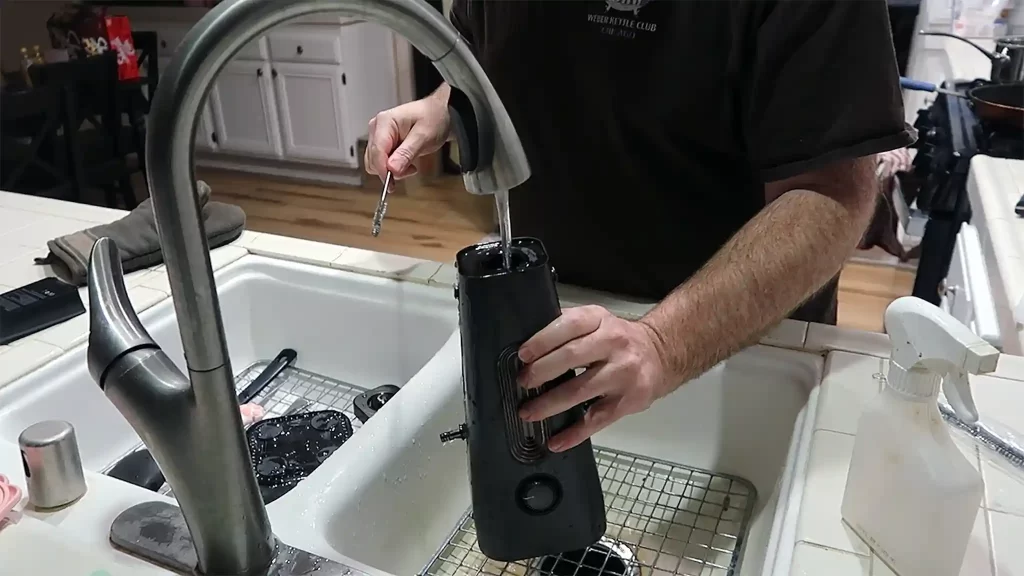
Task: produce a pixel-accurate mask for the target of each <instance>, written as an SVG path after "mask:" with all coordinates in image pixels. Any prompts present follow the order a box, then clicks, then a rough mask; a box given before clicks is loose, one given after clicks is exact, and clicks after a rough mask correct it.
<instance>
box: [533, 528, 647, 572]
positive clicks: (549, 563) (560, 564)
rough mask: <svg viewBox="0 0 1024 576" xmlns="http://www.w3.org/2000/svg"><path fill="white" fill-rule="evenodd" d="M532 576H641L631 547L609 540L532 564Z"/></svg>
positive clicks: (544, 558) (604, 539)
mask: <svg viewBox="0 0 1024 576" xmlns="http://www.w3.org/2000/svg"><path fill="white" fill-rule="evenodd" d="M528 575H529V576H641V574H640V564H639V562H637V560H636V556H634V555H633V551H632V550H630V549H629V546H626V545H625V544H623V543H621V542H616V541H614V540H612V539H610V538H608V537H604V538H601V540H600V541H599V542H598V543H597V544H594V545H593V546H591V547H589V548H587V549H586V550H577V551H576V552H566V553H564V554H559V555H558V556H544V557H542V558H537V559H536V560H534V561H533V562H532V563H531V566H530V571H529V572H528Z"/></svg>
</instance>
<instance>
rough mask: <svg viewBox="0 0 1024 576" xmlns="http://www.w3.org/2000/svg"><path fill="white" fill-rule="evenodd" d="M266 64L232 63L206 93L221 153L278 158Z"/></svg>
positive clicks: (271, 88) (271, 80)
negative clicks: (208, 97)
mask: <svg viewBox="0 0 1024 576" xmlns="http://www.w3.org/2000/svg"><path fill="white" fill-rule="evenodd" d="M272 74H273V68H272V67H271V65H270V63H269V62H251V61H247V60H233V61H231V62H228V63H227V64H226V65H225V66H224V68H223V69H222V70H221V72H220V75H219V76H217V80H216V81H214V84H213V90H211V91H210V105H211V107H212V109H213V119H214V124H215V126H216V132H217V147H218V149H219V150H221V151H224V152H232V153H239V154H251V155H256V156H269V157H280V156H281V138H280V136H279V134H278V120H277V109H276V106H275V103H274V96H273V79H272V78H271V76H272Z"/></svg>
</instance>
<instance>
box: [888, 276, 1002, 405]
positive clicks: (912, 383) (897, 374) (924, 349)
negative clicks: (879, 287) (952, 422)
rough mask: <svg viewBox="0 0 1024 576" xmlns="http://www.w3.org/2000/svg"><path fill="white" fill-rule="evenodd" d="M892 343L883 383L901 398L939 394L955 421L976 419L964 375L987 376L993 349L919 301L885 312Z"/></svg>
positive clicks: (896, 303) (904, 302)
mask: <svg viewBox="0 0 1024 576" xmlns="http://www.w3.org/2000/svg"><path fill="white" fill-rule="evenodd" d="M885 328H886V331H887V332H888V333H889V339H890V341H891V342H892V359H891V363H892V365H891V367H890V378H889V384H890V386H893V387H894V388H896V389H898V390H901V391H902V392H904V393H907V394H911V395H915V396H921V397H931V396H938V392H939V386H938V384H939V380H940V379H942V381H943V382H942V390H943V392H944V393H945V395H946V398H947V400H948V401H949V404H950V406H952V407H953V409H954V410H955V411H956V413H957V416H959V417H960V418H961V419H963V420H964V422H967V423H974V422H977V420H978V409H977V407H975V405H974V398H973V396H971V389H970V386H969V382H968V375H969V374H985V373H988V372H993V371H994V370H995V369H996V364H997V362H998V361H999V350H997V349H996V348H995V347H993V346H992V345H991V344H989V343H988V342H986V341H985V340H983V339H982V338H981V337H980V336H978V335H977V334H974V333H973V332H971V331H970V330H969V329H968V328H967V327H966V326H964V325H963V324H961V323H960V322H959V321H957V320H956V319H955V318H953V317H952V316H950V315H949V314H948V313H946V312H945V311H943V310H942V309H940V308H938V307H937V306H933V305H932V304H929V303H928V302H925V301H924V300H921V299H920V298H915V297H912V296H906V297H903V298H899V299H897V300H895V301H894V302H893V303H892V304H890V305H889V307H888V308H887V309H886V310H885Z"/></svg>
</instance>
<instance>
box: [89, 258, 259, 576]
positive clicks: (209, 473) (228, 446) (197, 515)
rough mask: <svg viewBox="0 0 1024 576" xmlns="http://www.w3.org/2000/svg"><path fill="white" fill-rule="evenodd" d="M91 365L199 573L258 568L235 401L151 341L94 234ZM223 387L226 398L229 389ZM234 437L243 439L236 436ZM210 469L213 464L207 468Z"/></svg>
mask: <svg viewBox="0 0 1024 576" xmlns="http://www.w3.org/2000/svg"><path fill="white" fill-rule="evenodd" d="M89 308H90V318H89V322H90V333H89V350H88V364H89V372H90V374H91V375H92V377H93V379H94V380H95V381H96V382H97V383H98V384H99V386H100V388H101V389H102V390H103V392H104V394H106V396H107V398H108V399H110V401H111V403H113V404H114V406H115V407H116V408H117V409H118V410H119V411H120V412H121V414H123V415H124V417H125V419H126V420H128V423H129V424H131V426H132V428H134V429H135V431H136V432H137V433H138V434H139V437H140V438H142V441H143V442H144V443H145V444H146V446H147V447H148V448H149V450H150V452H151V453H152V454H153V458H154V460H156V463H157V464H158V465H159V466H160V470H161V471H162V472H163V473H164V476H165V477H166V478H167V482H168V483H169V484H170V485H171V487H172V488H173V489H174V493H175V497H177V499H178V503H179V505H180V507H181V511H182V516H184V518H185V522H186V524H187V525H188V527H189V531H190V532H191V534H192V541H193V544H194V546H195V548H196V554H197V557H198V559H199V566H197V569H198V570H199V572H200V573H201V574H210V575H213V574H217V575H221V574H223V575H231V576H235V575H248V574H257V573H259V571H261V570H262V569H263V568H265V567H266V565H268V564H269V563H270V562H271V560H272V554H273V550H274V545H275V542H274V538H273V535H272V534H271V532H270V522H269V520H268V519H267V514H266V509H265V508H264V507H263V501H262V499H261V498H260V493H259V490H258V487H257V485H256V479H255V476H254V475H253V472H252V461H251V458H250V457H249V451H248V448H247V447H246V445H245V443H244V437H243V436H242V435H241V430H242V421H241V416H240V414H239V411H238V409H237V408H235V409H234V410H232V411H231V412H230V413H228V414H223V415H218V416H217V417H215V418H211V417H210V415H209V414H208V413H206V412H204V410H203V408H204V407H205V406H210V405H214V406H217V405H223V403H225V402H226V401H234V400H235V396H234V388H233V387H232V388H230V389H225V388H224V387H223V386H217V385H213V382H210V381H208V380H210V379H211V378H215V377H217V376H220V374H219V373H217V372H216V371H215V372H214V373H212V374H211V373H192V375H191V380H192V383H190V382H189V378H188V377H186V376H185V375H184V374H183V373H182V372H181V371H180V370H179V369H178V367H177V366H175V365H174V363H173V362H172V361H171V359H170V358H169V357H168V356H167V354H166V353H164V351H163V350H161V349H160V347H159V346H158V345H157V344H156V342H154V341H153V339H152V338H151V337H150V335H149V333H148V332H147V331H146V329H145V328H144V327H143V325H142V322H140V321H139V317H138V316H137V315H136V314H135V310H134V309H133V308H132V304H131V302H130V301H129V300H128V292H127V290H125V286H124V273H123V269H122V267H121V258H120V254H119V251H118V248H117V245H116V244H115V243H114V242H113V240H111V239H110V238H101V239H99V240H98V241H97V242H96V244H95V245H94V246H93V250H92V254H91V255H90V258H89ZM228 395H230V397H227V396H228ZM240 439H241V441H240ZM214 468H216V469H214Z"/></svg>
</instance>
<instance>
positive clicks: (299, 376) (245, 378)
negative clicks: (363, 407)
mask: <svg viewBox="0 0 1024 576" xmlns="http://www.w3.org/2000/svg"><path fill="white" fill-rule="evenodd" d="M269 364H270V361H260V362H256V363H254V364H252V365H250V366H249V367H248V368H246V369H245V370H242V372H241V373H240V374H238V375H237V376H235V391H236V392H241V391H242V390H243V389H244V388H245V387H246V386H248V385H249V384H251V383H252V381H253V380H255V379H256V377H257V376H259V374H260V373H261V372H263V369H264V368H266V367H267V365H269ZM367 390H368V389H367V388H362V387H360V386H356V385H354V384H349V383H348V382H343V381H341V380H336V379H334V378H328V377H326V376H321V375H320V374H316V373H313V372H309V371H306V370H302V369H301V368H295V367H292V366H289V367H287V368H285V369H284V370H282V371H281V373H280V374H278V376H277V378H275V379H274V380H273V381H272V382H271V383H270V385H269V386H267V387H266V388H265V389H263V391H262V392H260V393H259V394H257V395H256V397H255V398H253V399H252V400H251V403H253V404H259V405H260V406H262V407H263V409H264V410H265V411H266V415H264V417H263V418H264V419H266V418H274V417H277V416H282V415H284V414H285V412H288V411H289V410H290V409H292V410H295V411H296V412H309V411H317V410H337V411H338V412H341V413H342V414H344V415H345V416H346V417H348V419H349V420H350V421H351V422H352V430H353V432H354V431H356V430H358V429H359V428H360V426H362V422H360V421H359V419H358V418H356V415H355V413H354V412H353V410H352V406H353V401H354V400H355V398H356V396H359V395H360V394H362V393H363V392H366V391H367ZM144 447H145V445H144V444H142V443H139V444H138V445H136V446H135V447H134V448H132V451H133V452H134V451H135V450H138V449H140V448H144ZM112 466H113V464H112V465H111V467H112ZM108 470H109V468H108ZM158 492H159V493H160V494H163V495H166V496H171V497H173V496H174V494H173V493H171V487H170V486H169V485H167V484H164V485H163V486H162V487H161V488H160V490H159V491H158Z"/></svg>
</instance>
